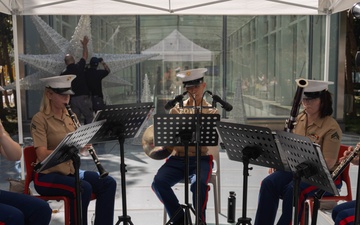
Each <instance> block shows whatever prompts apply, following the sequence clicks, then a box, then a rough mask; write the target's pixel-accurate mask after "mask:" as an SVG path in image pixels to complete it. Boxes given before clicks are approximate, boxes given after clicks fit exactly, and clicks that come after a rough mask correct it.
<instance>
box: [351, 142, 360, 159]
mask: <svg viewBox="0 0 360 225" xmlns="http://www.w3.org/2000/svg"><path fill="white" fill-rule="evenodd" d="M356 148H360V142H359V143H357V145H356ZM349 149H350V148H349ZM351 150H352V151H353V150H354V148H353V147H351ZM351 163H352V164H354V165H359V155H358V154H357V156H355V158H354V159H353V160H351Z"/></svg>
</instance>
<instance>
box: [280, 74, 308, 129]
mask: <svg viewBox="0 0 360 225" xmlns="http://www.w3.org/2000/svg"><path fill="white" fill-rule="evenodd" d="M296 82H297V89H296V93H295V96H294V100H293V105H292V108H291V111H290V118H289V119H288V120H287V121H286V125H285V128H284V131H286V132H289V133H291V132H292V130H293V129H294V123H295V121H296V117H297V115H298V113H299V108H300V102H301V99H302V94H303V91H304V88H305V87H306V86H307V85H308V82H307V80H305V79H298V80H296Z"/></svg>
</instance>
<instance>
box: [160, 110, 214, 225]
mask: <svg viewBox="0 0 360 225" xmlns="http://www.w3.org/2000/svg"><path fill="white" fill-rule="evenodd" d="M219 120H220V115H219V114H162V115H159V114H155V115H154V144H155V146H184V148H185V164H184V167H185V170H184V183H185V197H184V201H185V203H184V204H183V205H181V208H180V209H179V210H178V211H177V212H176V213H175V215H174V216H173V217H172V218H170V220H169V221H168V222H167V223H166V224H167V225H168V224H171V222H173V221H172V220H173V219H174V217H175V216H176V215H178V214H179V213H180V211H181V210H183V209H184V210H185V213H184V223H185V224H186V225H188V224H192V222H191V216H190V211H192V212H193V213H194V214H195V213H196V212H199V208H200V207H199V206H197V209H198V210H197V211H196V212H195V210H194V209H193V208H192V207H191V204H190V203H189V190H188V185H189V180H188V177H189V158H188V147H189V146H198V145H200V146H216V145H218V135H217V132H216V129H215V128H216V122H217V121H219ZM198 123H199V124H198ZM198 125H200V140H199V141H200V143H198V142H197V140H196V135H197V134H196V128H197V127H199V126H198ZM197 154H198V152H197ZM197 161H198V160H197ZM197 169H199V163H198V162H197ZM196 179H197V182H198V183H199V182H200V177H197V178H196ZM196 194H197V198H198V197H199V194H198V193H196ZM196 215H197V216H198V213H196ZM199 220H200V218H196V221H199Z"/></svg>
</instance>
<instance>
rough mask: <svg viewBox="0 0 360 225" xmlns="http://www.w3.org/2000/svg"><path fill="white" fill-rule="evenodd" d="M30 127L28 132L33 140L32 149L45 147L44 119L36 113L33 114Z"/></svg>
mask: <svg viewBox="0 0 360 225" xmlns="http://www.w3.org/2000/svg"><path fill="white" fill-rule="evenodd" d="M30 126H31V127H30V132H31V136H32V138H33V142H34V144H33V145H34V147H35V148H37V147H39V146H44V147H47V136H46V123H45V119H44V117H42V116H41V115H40V114H38V113H37V114H35V115H34V116H33V118H32V120H31V124H30Z"/></svg>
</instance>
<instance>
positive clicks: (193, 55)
mask: <svg viewBox="0 0 360 225" xmlns="http://www.w3.org/2000/svg"><path fill="white" fill-rule="evenodd" d="M141 54H159V55H158V56H155V57H152V58H151V59H150V60H163V61H166V62H185V61H188V62H193V61H204V62H205V61H211V51H210V50H208V49H206V48H203V47H201V46H199V45H197V44H195V43H194V42H192V41H191V40H189V39H188V38H187V37H185V36H184V35H182V34H181V33H180V32H179V31H178V30H173V32H171V33H170V34H169V35H168V36H167V37H165V38H164V39H163V40H161V41H160V42H159V43H157V44H156V45H154V46H152V47H150V48H148V49H146V50H144V51H142V52H141Z"/></svg>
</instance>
